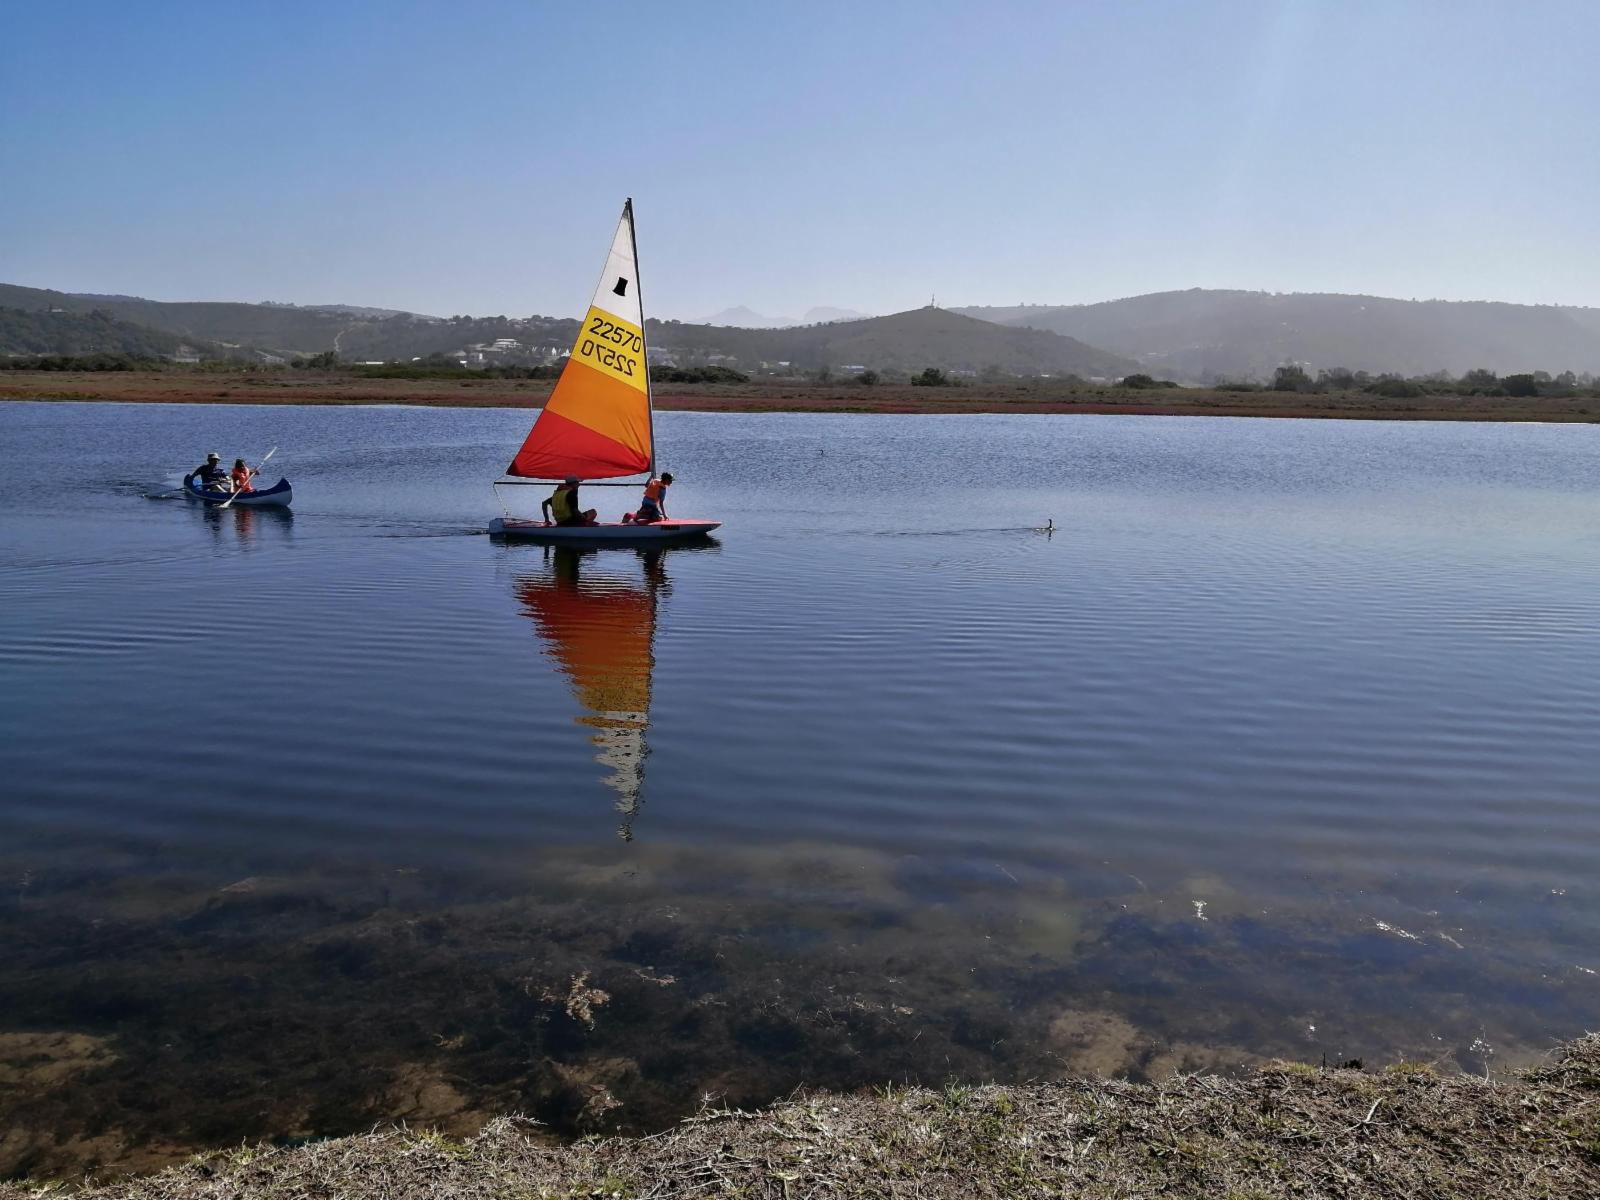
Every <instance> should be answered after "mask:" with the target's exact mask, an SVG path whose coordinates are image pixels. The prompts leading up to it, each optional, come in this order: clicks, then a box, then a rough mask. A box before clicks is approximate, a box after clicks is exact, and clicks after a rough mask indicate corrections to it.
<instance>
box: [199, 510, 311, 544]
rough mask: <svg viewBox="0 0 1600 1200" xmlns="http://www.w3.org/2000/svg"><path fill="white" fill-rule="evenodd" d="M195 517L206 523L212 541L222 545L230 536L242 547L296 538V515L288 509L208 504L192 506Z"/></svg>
mask: <svg viewBox="0 0 1600 1200" xmlns="http://www.w3.org/2000/svg"><path fill="white" fill-rule="evenodd" d="M193 511H194V515H195V516H196V517H197V518H198V519H199V520H201V521H204V522H205V524H206V527H207V528H208V529H210V531H211V536H212V538H213V539H214V540H215V541H216V542H218V543H221V542H222V541H223V540H225V539H226V538H227V537H228V536H229V535H230V534H231V535H232V539H233V540H234V541H236V542H238V543H239V544H240V545H241V546H245V547H249V546H250V545H251V544H252V543H253V542H255V541H257V539H258V537H259V538H261V539H262V540H266V539H270V540H273V541H282V542H286V541H289V540H290V539H291V538H292V537H293V531H294V512H293V511H292V510H290V509H287V508H244V507H241V506H239V505H234V506H232V507H230V508H223V507H221V506H220V505H212V504H207V505H205V506H204V507H201V506H199V505H195V506H193Z"/></svg>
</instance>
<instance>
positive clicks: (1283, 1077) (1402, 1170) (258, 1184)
mask: <svg viewBox="0 0 1600 1200" xmlns="http://www.w3.org/2000/svg"><path fill="white" fill-rule="evenodd" d="M530 1132H531V1126H530V1123H528V1122H523V1121H519V1120H517V1119H515V1118H502V1119H500V1120H497V1121H495V1122H493V1123H492V1124H490V1125H489V1126H488V1127H487V1128H486V1129H484V1131H483V1132H482V1133H481V1134H480V1135H479V1136H477V1137H475V1138H472V1139H470V1140H467V1141H454V1140H451V1139H449V1138H446V1137H443V1136H441V1135H439V1134H434V1133H416V1132H411V1131H406V1130H390V1131H386V1132H377V1133H372V1134H368V1135H366V1136H362V1137H348V1138H340V1139H337V1140H333V1141H326V1142H320V1143H316V1144H313V1145H307V1146H301V1147H298V1148H294V1149H259V1150H252V1149H240V1150H237V1151H234V1152H232V1153H228V1154H221V1155H215V1156H210V1157H203V1158H199V1159H196V1160H195V1161H193V1162H191V1163H189V1164H187V1165H185V1166H181V1167H174V1168H172V1169H170V1170H167V1171H164V1172H162V1173H161V1174H159V1175H153V1176H149V1177H146V1178H142V1179H125V1180H120V1181H118V1182H115V1183H112V1184H109V1185H105V1186H100V1187H93V1188H90V1189H87V1190H86V1191H85V1192H83V1193H82V1195H83V1196H84V1197H85V1198H86V1200H87V1198H89V1197H93V1198H94V1200H188V1198H195V1200H199V1198H202V1197H204V1198H211V1197H215V1198H218V1200H220V1198H221V1197H257V1196H260V1197H266V1196H284V1197H350V1198H353V1200H361V1198H363V1197H374V1198H376V1197H384V1198H385V1200H391V1198H403V1197H413V1196H414V1197H423V1196H429V1197H432V1196H450V1197H468V1198H471V1197H484V1198H486V1200H487V1198H491V1197H493V1198H511V1197H517V1198H525V1200H535V1198H543V1197H552V1198H553V1197H617V1198H632V1200H644V1198H651V1200H668V1198H670V1197H689V1196H693V1197H696V1198H700V1197H718V1196H740V1197H752V1198H754V1197H770V1198H772V1200H802V1198H818V1200H823V1198H834V1197H839V1198H842V1197H863V1198H864V1197H880V1196H890V1197H907V1198H910V1197H918V1198H932V1197H973V1196H977V1197H990V1196H1040V1197H1044V1196H1051V1197H1082V1198H1085V1200H1088V1198H1095V1200H1111V1198H1113V1197H1116V1198H1132V1197H1145V1196H1164V1197H1196V1198H1199V1197H1206V1198H1208V1200H1266V1198H1269V1197H1297V1198H1302V1200H1317V1198H1322V1197H1327V1198H1330V1200H1331V1198H1334V1197H1337V1198H1339V1200H1363V1198H1366V1197H1375V1198H1376V1197H1383V1198H1394V1200H1401V1198H1403V1200H1455V1198H1461V1200H1466V1198H1468V1197H1470V1198H1472V1200H1480V1198H1486V1197H1493V1198H1495V1200H1511V1198H1515V1197H1540V1198H1543V1200H1566V1198H1568V1197H1570V1198H1572V1200H1578V1198H1583V1200H1592V1198H1593V1197H1595V1196H1600V1036H1597V1035H1590V1036H1588V1037H1586V1038H1583V1039H1581V1040H1579V1041H1577V1042H1574V1043H1571V1044H1569V1045H1567V1046H1564V1047H1562V1048H1561V1049H1560V1050H1558V1051H1557V1052H1556V1053H1555V1054H1553V1055H1552V1056H1551V1058H1550V1059H1549V1061H1548V1062H1546V1063H1545V1064H1543V1065H1542V1066H1539V1067H1536V1068H1533V1069H1531V1070H1529V1071H1526V1072H1523V1073H1521V1074H1520V1076H1518V1077H1516V1078H1513V1079H1511V1080H1509V1081H1503V1082H1494V1081H1490V1080H1487V1079H1482V1078H1478V1077H1473V1076H1440V1075H1436V1074H1434V1073H1433V1072H1432V1071H1431V1070H1430V1069H1429V1068H1427V1067H1424V1066H1417V1065H1413V1064H1401V1065H1399V1066H1396V1067H1391V1068H1389V1069H1388V1070H1385V1071H1382V1072H1378V1073H1366V1072H1363V1071H1359V1070H1318V1069H1315V1068H1308V1067H1303V1066H1292V1065H1289V1066H1286V1065H1277V1066H1273V1067H1268V1068H1266V1069H1264V1070H1262V1071H1260V1072H1259V1073H1258V1074H1256V1075H1255V1076H1254V1077H1252V1078H1249V1079H1237V1080H1234V1079H1223V1078H1219V1077H1216V1076H1203V1075H1186V1076H1178V1077H1175V1078H1173V1079H1172V1080H1170V1081H1168V1082H1166V1083H1164V1084H1160V1085H1143V1084H1133V1083H1119V1082H1109V1081H1102V1080H1075V1081H1069V1082H1065V1083H1056V1084H1044V1085H1035V1086H1028V1087H1012V1088H1003V1087H995V1086H990V1087H976V1088H968V1087H957V1086H954V1085H952V1086H950V1087H947V1088H946V1089H945V1090H944V1091H942V1092H938V1091H931V1090H928V1089H924V1088H913V1089H906V1090H896V1091H887V1092H883V1093H881V1094H878V1095H873V1096H851V1097H845V1096H814V1097H807V1098H802V1099H797V1100H791V1101H787V1102H785V1103H783V1104H780V1105H778V1106H777V1107H775V1108H773V1109H771V1110H769V1111H767V1112H763V1113H757V1114H750V1113H736V1112H711V1113H707V1114H706V1115H704V1116H701V1117H698V1118H695V1119H692V1120H689V1121H686V1122H684V1123H683V1124H682V1125H680V1126H679V1127H678V1128H676V1129H674V1130H672V1131H670V1132H667V1133H663V1134H659V1135H657V1136H655V1137H648V1138H639V1139H623V1138H611V1139H603V1140H602V1139H592V1140H585V1141H581V1142H577V1143H574V1144H571V1145H566V1146H551V1145H550V1144H549V1143H548V1141H547V1140H545V1139H539V1138H534V1137H530V1136H528V1134H529V1133H530ZM36 1194H37V1192H36V1191H35V1190H34V1189H30V1188H28V1187H26V1186H22V1185H10V1186H6V1185H0V1200H20V1198H22V1197H31V1196H34V1195H36Z"/></svg>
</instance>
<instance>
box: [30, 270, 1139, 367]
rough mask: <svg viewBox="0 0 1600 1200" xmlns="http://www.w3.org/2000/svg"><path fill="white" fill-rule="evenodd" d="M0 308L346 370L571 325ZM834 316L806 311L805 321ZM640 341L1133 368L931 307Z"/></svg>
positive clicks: (282, 311)
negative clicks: (98, 317) (80, 318)
mask: <svg viewBox="0 0 1600 1200" xmlns="http://www.w3.org/2000/svg"><path fill="white" fill-rule="evenodd" d="M0 306H9V307H12V308H15V309H18V310H29V311H31V312H34V313H41V314H50V313H51V312H52V311H53V310H62V311H63V312H65V313H76V314H81V315H86V314H89V313H93V312H100V313H104V314H106V315H107V316H109V317H110V318H112V319H115V320H117V321H121V322H125V323H127V324H129V325H130V326H133V327H142V328H143V329H145V330H148V331H152V332H153V333H154V334H156V335H158V337H159V339H162V341H161V344H163V345H175V344H177V343H178V342H179V341H183V342H188V343H190V344H192V345H196V346H205V347H208V348H215V347H223V348H225V349H235V350H236V349H239V348H251V349H254V350H259V351H262V352H265V353H270V354H273V355H276V356H281V357H286V358H288V357H296V356H306V357H309V356H311V355H313V354H317V353H321V352H323V351H326V350H335V351H336V352H337V353H338V354H339V355H340V357H342V358H344V359H347V360H349V359H353V360H357V361H361V360H367V359H379V360H390V359H400V360H404V359H411V358H421V357H427V356H429V355H435V354H444V355H454V354H456V353H457V352H458V351H460V350H461V349H462V348H463V347H465V346H468V345H471V344H473V343H479V344H481V343H486V342H493V341H495V340H496V339H501V338H505V339H513V340H516V341H518V342H520V343H521V344H522V345H523V346H525V347H529V348H532V347H535V346H544V347H559V348H560V349H565V348H566V347H568V346H570V345H571V344H572V340H573V338H574V337H576V336H577V331H578V322H577V320H576V319H574V318H569V317H526V318H507V317H452V318H450V319H449V320H441V319H438V318H432V317H420V316H416V315H415V314H410V313H393V314H390V315H387V316H366V315H362V314H363V311H364V310H362V309H360V308H359V307H356V306H350V307H344V306H329V307H328V308H322V307H312V306H293V305H285V304H236V303H222V302H209V301H207V302H194V303H174V302H168V301H157V300H144V299H140V298H139V297H136V296H94V295H79V294H73V293H68V292H56V291H50V290H48V289H44V288H24V287H18V286H16V285H13V284H0ZM378 311H383V312H387V311H388V310H378ZM843 311H844V310H841V309H813V310H812V311H811V313H808V314H807V315H808V316H810V315H817V314H829V315H831V314H835V313H839V312H843ZM36 333H37V331H34V330H30V333H29V335H28V345H27V348H26V350H24V347H22V346H21V345H16V346H12V345H7V344H5V342H4V340H3V339H0V354H3V353H18V352H28V353H33V352H37V351H36V350H35V347H36V346H37V345H38V342H39V338H38V337H37V336H36ZM649 336H650V348H651V351H652V355H653V356H654V355H655V354H658V353H659V354H663V355H667V356H670V357H672V358H674V359H677V360H679V361H681V362H684V363H697V364H698V363H713V362H714V363H725V364H726V365H729V366H735V367H738V368H740V369H745V370H760V369H762V364H763V363H768V364H779V363H785V364H788V366H787V367H784V368H779V369H785V370H805V371H816V370H821V369H822V368H829V369H836V368H842V367H848V366H858V367H867V368H872V369H876V370H879V371H908V372H910V371H921V370H922V369H924V368H925V367H938V368H940V369H942V370H948V371H971V372H974V373H976V372H980V371H984V370H987V369H995V370H999V371H1001V372H1003V373H1007V374H1017V375H1036V374H1078V375H1085V376H1099V377H1111V376H1119V375H1122V374H1124V373H1126V372H1128V371H1134V370H1137V369H1138V364H1137V363H1136V362H1133V361H1132V360H1131V359H1127V358H1124V357H1122V356H1120V355H1116V354H1108V353H1106V352H1105V351H1102V350H1097V349H1095V348H1094V347H1093V346H1086V345H1084V344H1083V343H1082V342H1079V341H1077V340H1075V339H1073V338H1070V337H1062V336H1060V335H1058V334H1054V333H1049V332H1043V331H1040V330H1036V329H1024V328H1020V327H1018V328H1008V327H1006V326H1002V325H997V324H994V323H993V322H989V321H979V320H975V319H973V318H971V317H965V316H961V315H960V314H958V313H953V312H950V311H948V310H944V309H935V308H925V309H914V310H912V311H910V312H904V313H896V314H894V315H892V316H887V317H866V318H861V319H858V320H853V321H831V322H829V323H821V324H818V323H811V324H807V325H799V326H791V327H786V328H782V329H756V328H748V327H731V326H715V325H709V324H685V323H683V322H679V321H656V320H652V321H651V322H650V323H649ZM73 344H78V343H77V342H74V343H73ZM55 352H57V353H61V352H70V351H65V350H56V351H55ZM769 369H770V368H769Z"/></svg>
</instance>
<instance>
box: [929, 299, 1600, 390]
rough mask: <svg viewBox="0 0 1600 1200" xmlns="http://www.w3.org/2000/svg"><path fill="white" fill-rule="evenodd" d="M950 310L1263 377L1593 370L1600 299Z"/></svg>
mask: <svg viewBox="0 0 1600 1200" xmlns="http://www.w3.org/2000/svg"><path fill="white" fill-rule="evenodd" d="M957 311H959V312H962V313H965V314H967V315H969V316H973V317H979V318H982V319H984V320H990V321H996V322H998V323H1001V324H1003V325H1007V326H1024V327H1028V328H1033V329H1047V330H1050V331H1051V332H1054V333H1061V334H1066V335H1068V336H1071V337H1076V338H1081V339H1082V340H1084V341H1086V342H1089V343H1091V344H1093V345H1097V346H1104V347H1106V348H1107V349H1108V350H1114V351H1117V352H1119V353H1121V354H1125V355H1128V356H1130V357H1134V358H1137V359H1139V361H1140V362H1142V363H1143V364H1144V365H1145V366H1146V368H1147V369H1149V370H1150V371H1151V372H1153V373H1155V374H1166V375H1170V376H1173V377H1176V378H1183V379H1188V380H1193V381H1201V382H1203V381H1208V380H1212V379H1217V378H1252V377H1253V378H1258V379H1265V378H1269V377H1270V376H1271V375H1272V372H1273V371H1274V370H1275V369H1276V368H1277V367H1278V366H1280V365H1282V364H1283V363H1287V362H1299V363H1305V364H1309V366H1310V368H1311V370H1312V371H1313V373H1314V372H1315V371H1317V370H1319V369H1324V368H1333V367H1347V368H1349V369H1350V370H1364V371H1369V372H1372V373H1374V374H1379V373H1384V372H1392V373H1394V374H1399V375H1426V374H1429V373H1431V372H1434V371H1439V370H1444V371H1449V372H1450V373H1451V374H1453V375H1460V374H1462V373H1463V372H1465V371H1468V370H1471V369H1472V368H1474V367H1486V368H1488V369H1489V370H1491V371H1495V372H1497V373H1499V374H1502V375H1503V374H1509V373H1512V372H1518V371H1535V370H1545V371H1551V372H1560V371H1564V370H1572V371H1577V372H1584V371H1587V372H1600V309H1595V308H1577V307H1563V306H1556V305H1550V306H1535V305H1525V304H1506V303H1502V302H1499V301H1446V300H1394V299H1390V298H1387V297H1382V296H1359V295H1343V294H1337V293H1314V292H1290V293H1273V292H1248V291H1224V290H1211V289H1203V288H1192V289H1190V290H1188V291H1181V292H1154V293H1151V294H1149V295H1144V296H1130V297H1128V298H1126V299H1122V300H1109V301H1104V302H1102V303H1099V304H1077V305H1038V306H1030V305H1018V306H1014V307H1002V308H995V307H975V308H962V309H958V310H957Z"/></svg>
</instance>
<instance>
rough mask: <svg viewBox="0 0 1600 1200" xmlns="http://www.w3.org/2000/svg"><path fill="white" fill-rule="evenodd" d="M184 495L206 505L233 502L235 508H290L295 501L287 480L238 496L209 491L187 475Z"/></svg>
mask: <svg viewBox="0 0 1600 1200" xmlns="http://www.w3.org/2000/svg"><path fill="white" fill-rule="evenodd" d="M183 494H184V495H186V496H188V497H189V499H191V500H200V501H203V502H205V503H206V504H227V503H228V501H230V500H232V501H233V504H232V507H234V508H288V507H289V501H291V500H293V499H294V489H293V488H291V487H290V486H289V481H288V480H287V479H279V480H278V482H277V483H275V484H273V485H272V486H271V487H269V488H264V489H262V490H260V491H254V492H242V493H239V494H238V495H237V496H236V495H235V494H234V493H233V492H212V491H207V490H206V489H205V488H202V487H201V486H200V484H199V483H198V482H197V481H196V480H195V477H194V476H193V475H185V476H184V477H183Z"/></svg>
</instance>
